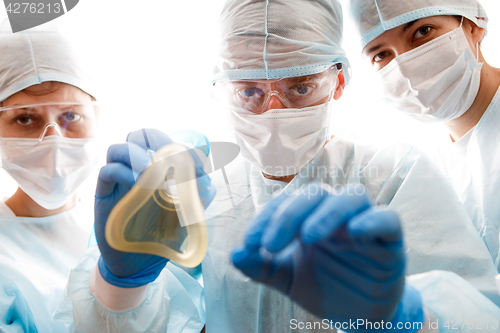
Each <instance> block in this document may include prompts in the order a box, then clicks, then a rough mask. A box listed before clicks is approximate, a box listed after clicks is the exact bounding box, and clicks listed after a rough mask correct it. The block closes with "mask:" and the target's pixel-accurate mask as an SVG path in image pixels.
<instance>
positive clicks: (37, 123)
mask: <svg viewBox="0 0 500 333" xmlns="http://www.w3.org/2000/svg"><path fill="white" fill-rule="evenodd" d="M98 113H99V104H98V103H97V102H88V103H77V102H59V103H56V102H51V103H41V104H29V105H14V106H8V107H0V137H1V138H38V140H39V141H43V139H44V138H45V137H47V136H50V135H59V136H62V137H67V138H90V137H94V136H96V135H97V117H98Z"/></svg>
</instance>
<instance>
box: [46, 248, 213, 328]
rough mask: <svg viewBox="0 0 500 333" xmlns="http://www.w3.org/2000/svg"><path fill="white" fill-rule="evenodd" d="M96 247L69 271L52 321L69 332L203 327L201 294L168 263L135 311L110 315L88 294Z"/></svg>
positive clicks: (181, 273) (179, 269)
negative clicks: (61, 325) (57, 322)
mask: <svg viewBox="0 0 500 333" xmlns="http://www.w3.org/2000/svg"><path fill="white" fill-rule="evenodd" d="M99 255H100V253H99V249H98V247H97V246H96V245H94V246H92V247H90V248H89V249H88V250H87V252H86V253H85V254H84V255H83V256H82V258H81V260H80V262H79V264H78V265H77V267H75V268H74V269H72V270H71V272H70V276H69V280H68V284H67V286H66V289H65V291H64V294H63V299H62V301H61V304H60V306H59V308H58V309H57V311H56V312H55V313H54V316H53V319H54V320H56V321H60V322H63V323H64V325H65V326H66V327H67V329H68V331H70V332H169V333H171V332H173V333H176V332H179V333H180V332H182V333H190V332H196V333H198V332H200V331H201V329H202V328H203V325H204V324H205V308H204V291H203V288H202V287H201V285H200V284H199V283H198V282H197V281H196V280H195V279H194V278H193V277H191V276H190V275H189V274H187V273H186V272H185V271H184V270H182V269H181V268H179V267H177V266H175V265H173V264H171V263H168V264H167V266H166V267H165V269H164V270H163V271H162V273H161V274H160V276H159V277H158V278H157V279H156V280H155V281H154V282H152V283H150V284H149V286H148V287H147V292H146V297H145V299H144V301H142V303H140V304H139V305H138V306H137V307H136V308H134V309H132V310H129V311H126V312H112V311H110V310H108V309H106V308H105V307H104V306H103V305H101V304H100V303H99V301H98V300H97V299H96V297H95V296H94V295H93V294H92V293H91V292H90V289H89V278H90V274H91V270H92V269H93V268H94V267H95V266H96V263H97V260H98V259H99Z"/></svg>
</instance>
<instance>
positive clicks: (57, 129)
mask: <svg viewBox="0 0 500 333" xmlns="http://www.w3.org/2000/svg"><path fill="white" fill-rule="evenodd" d="M51 128H53V129H54V130H55V131H56V132H57V134H58V135H59V136H61V137H63V136H64V135H63V133H62V131H61V127H59V125H58V124H57V123H54V122H50V123H47V124H46V125H45V127H44V128H43V131H42V134H40V137H39V138H38V141H39V142H42V141H43V139H44V138H45V136H46V135H47V132H48V131H49V129H51Z"/></svg>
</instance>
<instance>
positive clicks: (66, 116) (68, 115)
mask: <svg viewBox="0 0 500 333" xmlns="http://www.w3.org/2000/svg"><path fill="white" fill-rule="evenodd" d="M81 117H82V116H81V115H79V114H78V113H76V112H74V111H66V112H64V113H63V114H62V115H61V118H62V120H63V121H65V122H75V121H78V120H80V118H81Z"/></svg>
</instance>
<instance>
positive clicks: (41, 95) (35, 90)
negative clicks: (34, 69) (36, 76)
mask: <svg viewBox="0 0 500 333" xmlns="http://www.w3.org/2000/svg"><path fill="white" fill-rule="evenodd" d="M49 83H50V82H44V83H42V84H37V85H33V86H31V87H29V88H27V89H25V90H22V91H20V92H18V93H15V94H14V95H12V96H10V97H9V98H7V99H6V100H5V101H3V103H2V104H3V106H4V107H7V106H13V105H27V104H39V103H47V102H80V103H85V102H91V101H92V98H91V97H90V95H89V94H87V93H85V92H84V91H82V90H81V89H79V88H77V87H75V86H72V85H69V84H66V83H60V84H53V85H52V86H51V85H50V84H49Z"/></svg>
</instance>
